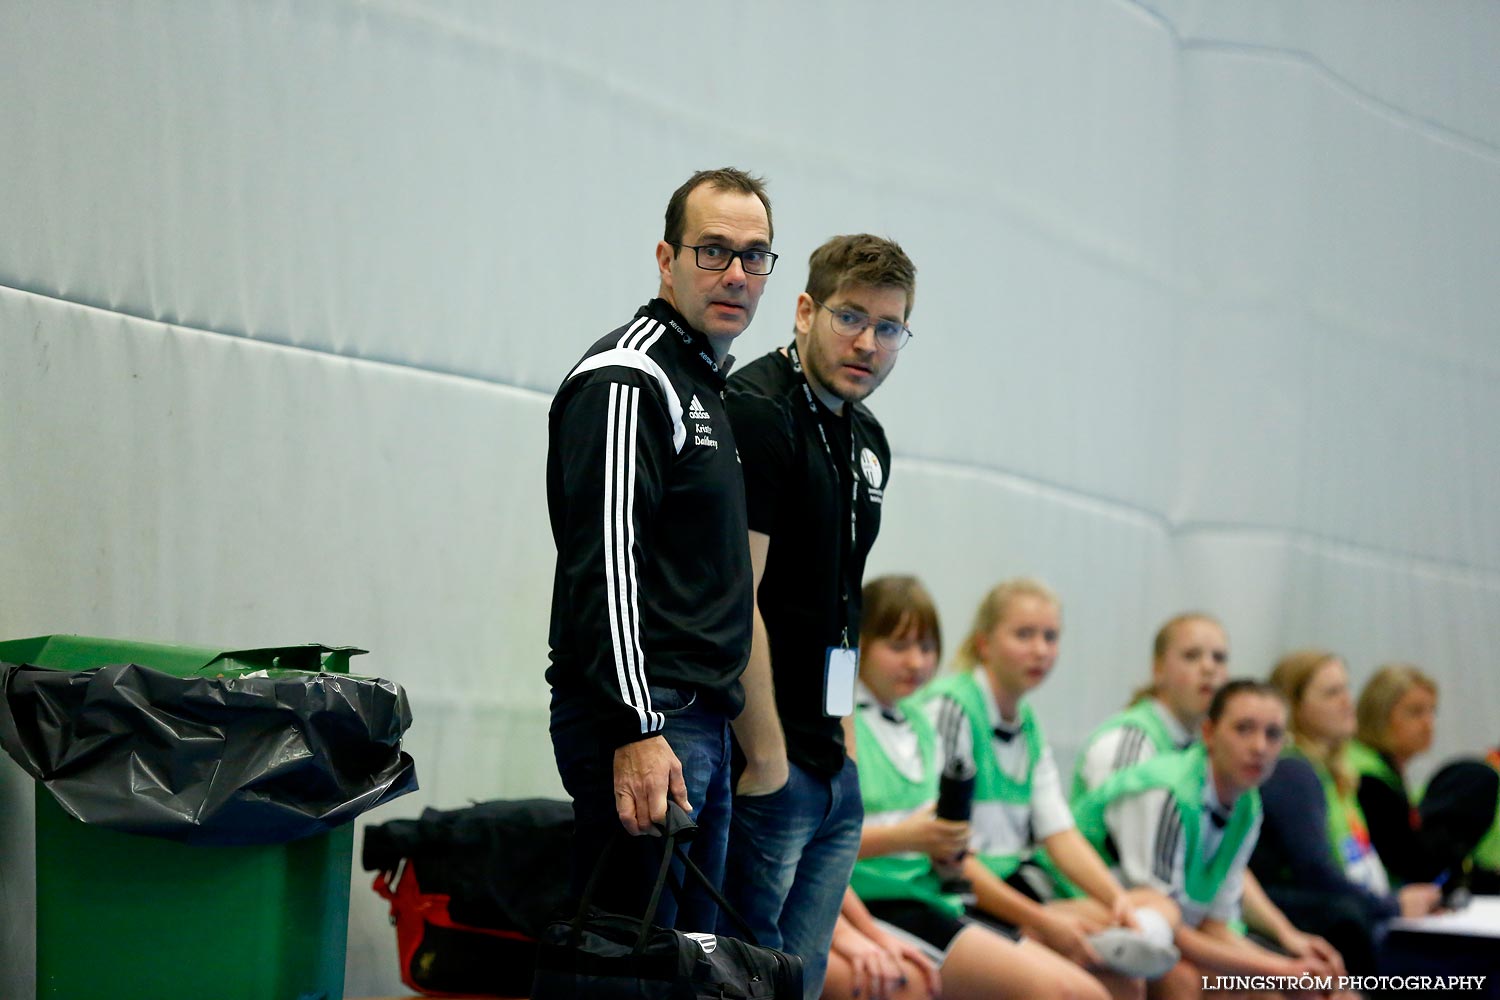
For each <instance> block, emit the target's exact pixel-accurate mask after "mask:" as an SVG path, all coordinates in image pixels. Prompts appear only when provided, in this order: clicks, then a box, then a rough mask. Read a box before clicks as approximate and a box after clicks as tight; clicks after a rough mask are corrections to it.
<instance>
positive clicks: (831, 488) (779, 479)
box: [721, 234, 916, 998]
mask: <svg viewBox="0 0 1500 1000" xmlns="http://www.w3.org/2000/svg"><path fill="white" fill-rule="evenodd" d="M915 291H916V268H915V267H914V266H913V265H912V262H911V260H910V258H908V257H907V256H906V254H905V252H903V251H902V249H901V247H900V246H898V245H897V244H895V243H894V242H892V241H890V240H886V239H881V238H879V237H876V236H869V235H865V234H860V235H856V236H836V237H834V238H833V239H831V240H829V241H828V242H827V243H824V244H823V245H822V246H821V247H819V248H818V249H817V250H815V251H814V252H813V255H812V258H811V260H810V261H809V269H808V279H807V289H806V291H804V292H803V293H802V294H800V295H799V296H798V297H797V315H796V339H795V340H793V342H792V343H790V344H788V345H787V346H786V347H785V348H782V349H780V350H777V351H773V352H771V353H770V354H767V355H765V356H764V357H761V358H758V359H757V360H755V361H753V362H751V363H750V364H749V365H747V366H745V367H744V368H743V370H742V371H740V372H739V373H737V374H736V375H735V376H734V377H733V378H732V379H730V380H729V391H728V394H727V396H726V397H725V401H726V404H727V406H728V409H729V416H730V419H731V421H732V422H733V424H734V433H735V438H736V440H737V441H738V442H739V449H740V457H741V460H742V461H743V462H744V471H745V494H746V504H747V509H748V514H749V539H750V562H751V567H752V573H753V576H754V581H755V593H756V604H755V630H754V639H753V641H752V644H751V649H750V665H749V666H748V667H747V668H746V672H745V676H744V682H745V695H746V705H745V711H744V714H743V715H741V716H740V718H739V719H737V720H736V721H735V723H734V733H735V738H736V743H737V752H736V754H735V764H736V776H735V795H734V812H733V817H732V821H731V832H730V848H729V859H728V863H727V864H728V867H727V874H726V879H725V896H726V897H727V898H728V899H729V901H730V902H731V903H732V904H733V905H734V906H735V908H736V909H737V910H739V911H740V912H741V913H743V914H744V915H745V917H746V919H747V920H749V922H750V924H751V927H752V928H753V929H754V931H755V933H756V937H757V938H758V939H759V940H760V943H761V944H768V945H771V946H773V947H778V948H782V949H784V950H786V951H790V952H794V953H795V954H798V955H800V956H801V957H802V960H803V963H804V965H803V977H804V978H803V982H804V986H805V988H806V995H807V996H808V997H809V998H815V997H817V996H818V994H819V992H820V991H821V989H822V985H823V976H824V972H825V971H826V963H827V958H828V948H829V944H830V942H831V940H832V937H833V927H834V924H835V922H836V921H837V919H838V913H839V904H840V902H841V901H842V899H843V896H844V890H845V889H846V888H847V887H848V884H849V874H850V872H851V871H852V870H853V867H854V859H855V855H856V854H857V853H858V850H859V837H860V826H861V823H862V821H863V818H864V810H863V808H862V807H861V805H860V798H859V776H858V773H857V772H856V770H855V767H854V764H853V761H852V760H850V758H849V756H848V754H847V753H846V749H845V747H846V735H845V734H846V730H845V728H844V727H845V723H846V722H847V717H848V716H850V715H851V714H852V712H853V709H854V679H855V675H856V673H857V672H858V665H859V654H858V650H857V649H856V648H855V647H856V645H857V643H858V641H859V623H860V588H861V584H862V583H863V577H864V569H865V557H866V555H867V554H868V553H869V551H870V546H871V544H872V543H873V542H874V541H875V535H876V533H877V532H879V530H880V512H881V504H882V502H883V501H884V496H885V493H884V491H885V484H886V481H887V479H888V477H889V470H890V464H891V451H890V446H889V445H888V444H887V443H886V438H885V432H884V431H883V430H882V429H881V427H880V423H879V422H878V421H877V420H876V419H875V416H874V415H873V414H872V413H871V412H870V411H869V410H868V409H866V408H865V406H864V404H863V402H862V401H863V400H864V399H865V397H867V396H869V395H870V393H872V392H874V391H875V388H876V387H877V386H879V385H880V383H881V382H883V381H884V380H885V377H886V376H887V375H889V374H890V372H891V369H892V368H894V367H895V364H896V357H897V352H898V351H900V350H901V348H902V347H904V346H906V344H907V343H908V341H909V340H910V338H911V330H910V329H909V328H908V327H907V325H906V322H907V318H908V317H909V316H910V315H911V308H912V297H913V295H914V293H915ZM721 924H722V920H721ZM725 929H726V930H728V928H725Z"/></svg>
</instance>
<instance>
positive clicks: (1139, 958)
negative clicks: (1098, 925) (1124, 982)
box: [1089, 927, 1181, 979]
mask: <svg viewBox="0 0 1500 1000" xmlns="http://www.w3.org/2000/svg"><path fill="white" fill-rule="evenodd" d="M1089 944H1091V945H1093V946H1094V950H1095V951H1097V952H1098V953H1099V957H1100V959H1102V960H1103V962H1104V967H1105V968H1107V969H1110V970H1111V971H1114V972H1120V973H1124V974H1125V975H1127V976H1135V977H1138V978H1140V979H1160V978H1161V977H1162V976H1165V975H1166V974H1167V973H1168V972H1170V971H1171V970H1172V966H1174V965H1176V964H1177V959H1178V958H1179V957H1181V956H1180V955H1179V954H1178V951H1177V949H1176V947H1174V946H1173V945H1170V944H1168V945H1163V944H1161V943H1160V942H1157V941H1152V940H1151V939H1150V938H1149V937H1148V936H1147V935H1145V934H1142V933H1141V932H1140V931H1137V930H1132V929H1131V928H1129V927H1106V928H1105V929H1104V930H1102V931H1099V932H1098V933H1097V934H1090V935H1089Z"/></svg>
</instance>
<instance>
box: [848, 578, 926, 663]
mask: <svg viewBox="0 0 1500 1000" xmlns="http://www.w3.org/2000/svg"><path fill="white" fill-rule="evenodd" d="M861 595H862V603H863V605H864V608H863V611H862V612H861V618H860V622H859V643H860V645H861V646H863V645H864V644H865V643H867V642H869V641H870V640H873V639H890V638H893V637H895V636H904V635H906V634H908V633H915V635H916V636H917V638H918V639H931V640H932V642H933V645H934V646H936V647H937V655H938V659H939V660H941V659H942V656H943V628H942V625H941V624H939V622H938V613H937V605H936V604H934V603H933V600H932V595H931V594H929V593H928V592H927V588H926V587H924V586H922V581H920V580H918V579H917V578H916V577H914V576H880V577H876V578H875V579H873V580H871V581H870V582H869V583H866V584H865V586H864V590H863V591H862V592H861Z"/></svg>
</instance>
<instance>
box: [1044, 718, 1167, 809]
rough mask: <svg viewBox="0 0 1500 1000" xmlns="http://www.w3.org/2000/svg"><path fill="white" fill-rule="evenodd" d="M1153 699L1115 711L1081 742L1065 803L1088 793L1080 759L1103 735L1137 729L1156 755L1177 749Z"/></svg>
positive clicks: (1075, 800)
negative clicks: (1121, 710) (1153, 704)
mask: <svg viewBox="0 0 1500 1000" xmlns="http://www.w3.org/2000/svg"><path fill="white" fill-rule="evenodd" d="M1154 700H1155V699H1154V698H1150V697H1146V698H1142V699H1141V700H1140V701H1138V702H1136V703H1135V704H1134V705H1131V706H1130V707H1129V708H1127V709H1125V711H1123V712H1117V713H1115V714H1114V715H1112V716H1110V717H1109V718H1108V719H1105V720H1104V724H1103V725H1101V726H1100V727H1099V728H1098V729H1095V730H1094V731H1093V732H1092V733H1089V738H1088V739H1086V740H1084V742H1083V751H1082V752H1081V753H1079V755H1078V759H1077V760H1076V761H1074V762H1073V787H1072V789H1071V790H1070V791H1069V792H1068V801H1069V802H1077V801H1078V800H1079V799H1081V798H1083V796H1084V794H1085V793H1086V792H1088V787H1087V786H1086V785H1085V784H1084V782H1083V759H1084V758H1085V757H1086V756H1088V751H1089V748H1090V747H1092V746H1093V745H1094V741H1096V740H1098V739H1099V737H1101V736H1103V735H1104V734H1105V733H1109V732H1113V731H1114V730H1116V729H1124V728H1126V727H1129V728H1131V729H1139V730H1140V731H1141V732H1143V733H1145V734H1146V739H1148V740H1150V741H1151V745H1152V746H1153V747H1155V748H1156V752H1157V753H1158V754H1164V753H1171V752H1172V751H1173V750H1176V749H1177V741H1176V740H1174V739H1173V738H1172V734H1171V733H1169V732H1167V724H1166V723H1165V722H1162V721H1161V716H1160V715H1158V714H1157V712H1156V709H1155V708H1154V707H1152V704H1151V703H1152V702H1153V701H1154Z"/></svg>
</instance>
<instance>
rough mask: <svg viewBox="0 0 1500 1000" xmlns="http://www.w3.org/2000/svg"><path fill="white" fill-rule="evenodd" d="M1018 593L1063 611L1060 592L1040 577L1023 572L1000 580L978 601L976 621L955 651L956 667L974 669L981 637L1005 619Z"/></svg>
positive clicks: (954, 662) (977, 660)
mask: <svg viewBox="0 0 1500 1000" xmlns="http://www.w3.org/2000/svg"><path fill="white" fill-rule="evenodd" d="M1017 597H1035V598H1038V599H1040V600H1043V601H1046V602H1047V603H1048V604H1050V605H1052V606H1053V607H1054V608H1056V609H1057V610H1058V611H1059V612H1061V611H1062V602H1061V601H1059V600H1058V599H1057V594H1056V593H1054V592H1053V590H1052V588H1051V587H1048V586H1047V585H1046V584H1045V583H1042V582H1041V581H1040V580H1033V579H1031V578H1030V577H1025V576H1020V577H1016V578H1015V579H1013V580H1006V581H1005V582H1003V583H1000V584H997V585H996V586H995V587H994V589H992V590H991V591H990V592H989V593H988V594H985V595H984V599H983V600H981V601H980V602H979V610H977V611H975V612H974V624H973V626H972V627H971V628H970V629H969V634H968V635H967V636H965V637H964V641H963V642H962V643H960V644H959V647H958V652H956V653H954V654H953V664H954V666H955V667H957V668H958V669H959V670H973V669H974V667H975V666H976V665H978V663H979V637H980V636H982V635H988V634H989V633H991V632H993V631H994V630H995V626H996V625H999V624H1000V623H1001V622H1002V621H1004V620H1005V612H1006V611H1007V610H1008V609H1009V608H1010V603H1011V601H1013V600H1015V599H1016V598H1017Z"/></svg>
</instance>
